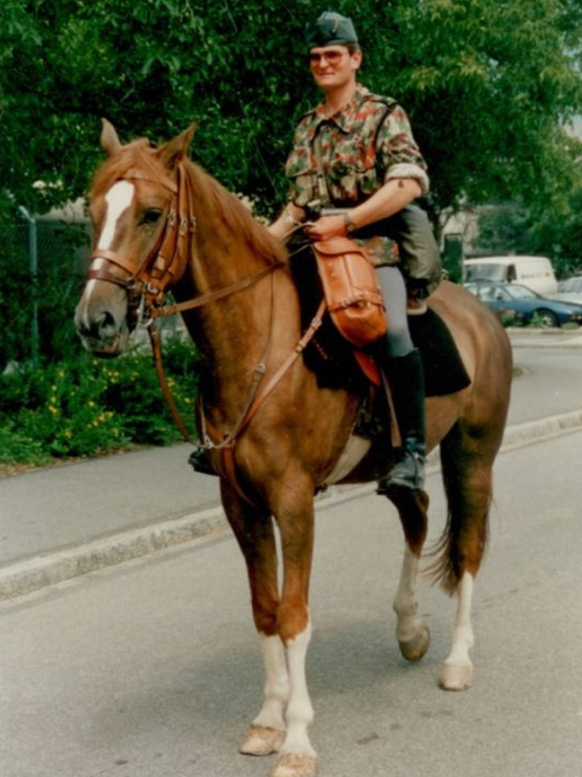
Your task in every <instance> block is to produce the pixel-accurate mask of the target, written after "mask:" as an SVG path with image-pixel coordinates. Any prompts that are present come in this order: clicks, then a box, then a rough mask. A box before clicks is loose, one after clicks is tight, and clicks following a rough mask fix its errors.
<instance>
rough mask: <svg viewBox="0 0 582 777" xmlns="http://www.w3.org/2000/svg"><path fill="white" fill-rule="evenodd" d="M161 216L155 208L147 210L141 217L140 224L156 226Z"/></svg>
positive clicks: (159, 211)
mask: <svg viewBox="0 0 582 777" xmlns="http://www.w3.org/2000/svg"><path fill="white" fill-rule="evenodd" d="M161 215H162V211H161V210H158V209H157V208H148V209H147V210H144V212H143V213H142V215H141V219H140V222H139V223H140V224H156V223H157V222H158V221H159V220H160V217H161Z"/></svg>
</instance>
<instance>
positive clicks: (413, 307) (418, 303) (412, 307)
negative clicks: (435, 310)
mask: <svg viewBox="0 0 582 777" xmlns="http://www.w3.org/2000/svg"><path fill="white" fill-rule="evenodd" d="M427 310H428V305H427V304H426V301H425V300H423V299H416V297H408V298H407V300H406V315H407V316H423V315H424V314H425V313H426V311H427Z"/></svg>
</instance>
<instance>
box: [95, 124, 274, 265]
mask: <svg viewBox="0 0 582 777" xmlns="http://www.w3.org/2000/svg"><path fill="white" fill-rule="evenodd" d="M183 166H184V169H185V171H186V173H187V175H188V177H189V180H190V184H191V186H192V187H193V190H194V192H195V194H196V201H197V202H198V203H200V206H201V207H202V208H204V210H205V211H206V212H207V213H206V214H205V215H206V216H207V217H209V218H211V219H212V220H217V221H218V222H219V224H220V228H221V229H222V230H228V231H230V232H232V233H233V234H236V235H239V236H240V238H242V239H243V240H244V241H245V242H246V243H247V245H248V246H250V247H251V248H252V250H253V251H254V252H255V253H256V254H258V255H259V256H261V257H262V258H263V259H264V260H265V261H267V262H268V263H271V264H274V263H278V262H286V261H287V260H288V255H287V251H286V250H285V248H284V247H283V246H282V245H281V243H280V242H279V241H278V240H277V239H276V238H275V237H273V235H271V234H270V233H269V232H268V231H267V230H266V229H265V228H264V227H263V226H262V224H260V223H259V222H258V221H257V220H256V219H255V218H254V217H253V216H252V214H251V213H250V211H249V210H248V208H246V207H245V206H244V205H243V203H242V202H241V201H240V200H239V198H238V197H236V196H235V195H234V194H232V193H231V192H229V191H228V190H227V189H225V188H224V186H222V185H221V184H220V183H218V181H217V180H215V179H214V178H212V176H210V175H208V173H206V172H205V171H204V170H202V168H201V167H199V166H198V165H196V164H195V163H194V162H192V161H191V160H189V159H187V160H186V161H185V162H184V163H183ZM135 170H139V171H140V172H142V173H143V174H145V176H147V178H149V179H151V180H153V181H159V182H160V183H163V182H164V181H165V182H167V181H168V173H167V172H166V170H165V169H164V168H163V166H162V164H161V162H160V160H159V157H158V155H157V151H156V149H155V147H153V146H152V145H151V144H150V142H149V141H148V140H146V139H144V138H141V139H139V140H134V141H133V142H132V143H128V144H127V145H126V146H123V147H122V148H121V149H120V151H119V152H117V153H115V154H113V155H112V156H110V157H108V158H107V159H106V160H105V162H104V163H103V164H102V165H101V167H99V168H98V170H97V171H96V173H95V176H94V178H93V182H92V185H91V192H90V195H91V198H94V197H98V196H100V195H103V194H105V193H106V192H107V190H108V189H109V188H110V187H111V186H112V185H113V182H114V181H116V180H119V179H122V178H125V177H126V176H127V175H128V174H129V173H131V172H132V171H135Z"/></svg>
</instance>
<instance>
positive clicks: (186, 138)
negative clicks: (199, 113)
mask: <svg viewBox="0 0 582 777" xmlns="http://www.w3.org/2000/svg"><path fill="white" fill-rule="evenodd" d="M196 127H197V125H196V124H191V125H190V126H189V127H188V129H187V130H186V131H185V132H182V134H181V135H178V136H177V137H175V138H174V139H173V140H170V141H169V143H166V145H165V146H162V147H161V148H160V150H159V152H158V153H159V155H160V159H161V161H162V162H163V164H164V166H165V167H166V168H167V169H168V170H173V169H174V168H175V167H176V165H178V164H179V163H180V162H181V161H182V159H184V158H185V157H186V154H187V153H188V149H189V148H190V144H191V143H192V139H193V137H194V133H195V132H196Z"/></svg>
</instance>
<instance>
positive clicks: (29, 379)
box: [0, 340, 198, 464]
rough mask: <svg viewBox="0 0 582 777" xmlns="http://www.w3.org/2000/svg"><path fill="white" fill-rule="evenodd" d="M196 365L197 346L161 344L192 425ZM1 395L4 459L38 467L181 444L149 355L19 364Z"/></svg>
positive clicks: (0, 381) (0, 453) (0, 451)
mask: <svg viewBox="0 0 582 777" xmlns="http://www.w3.org/2000/svg"><path fill="white" fill-rule="evenodd" d="M197 362H198V357H197V354H196V351H195V348H194V346H193V345H192V344H190V343H183V342H180V341H179V340H173V341H171V342H168V343H167V344H165V345H164V364H165V368H166V374H167V378H168V382H169V384H170V387H171V390H172V396H173V397H174V401H175V402H176V404H177V406H178V408H179V410H180V413H181V415H183V417H184V420H185V422H186V423H187V424H188V421H190V422H191V423H190V424H189V426H190V427H191V428H193V426H194V423H193V421H194V415H193V409H194V404H195V400H196V393H197V382H198V379H197ZM0 394H1V396H2V403H1V405H0V428H1V429H2V434H1V435H0V461H4V462H7V461H17V462H27V463H31V464H37V463H41V462H43V461H47V460H50V459H51V458H62V457H70V456H90V455H94V454H97V453H102V452H106V451H109V450H113V449H119V448H123V447H127V446H128V445H130V444H145V445H167V444H170V443H172V442H176V441H177V440H180V439H181V435H180V433H179V431H178V429H177V428H176V426H175V424H174V421H173V419H172V417H171V414H170V412H169V410H168V408H167V406H166V403H165V401H164V398H163V396H162V393H161V391H160V388H159V385H158V380H157V376H156V372H155V368H154V365H153V363H152V358H151V355H150V354H149V352H148V353H147V354H145V353H139V352H137V351H134V352H132V353H129V354H127V355H125V356H123V357H120V358H119V359H117V360H115V361H109V360H108V361H101V360H99V359H96V358H93V357H91V356H89V355H85V354H81V355H80V356H78V357H75V358H71V359H67V360H63V361H60V362H58V363H55V364H49V365H46V366H44V367H36V368H35V367H33V366H31V365H25V366H21V367H18V368H17V369H15V370H14V371H12V372H11V373H10V374H5V375H3V376H1V377H0Z"/></svg>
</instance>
